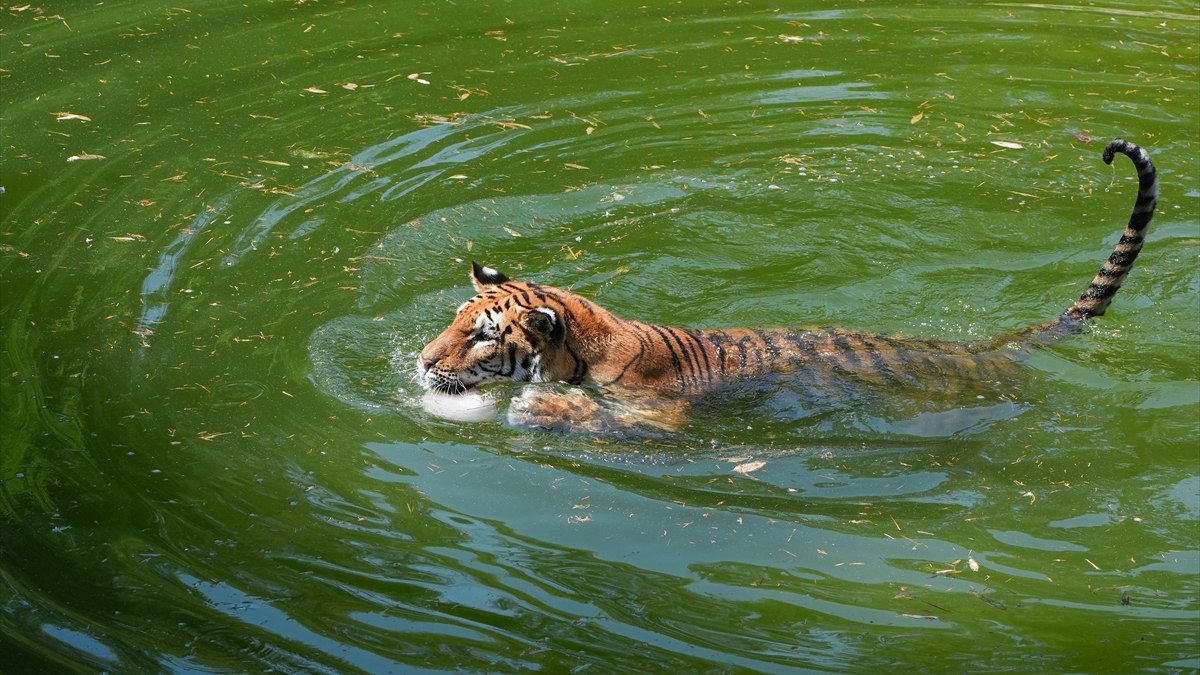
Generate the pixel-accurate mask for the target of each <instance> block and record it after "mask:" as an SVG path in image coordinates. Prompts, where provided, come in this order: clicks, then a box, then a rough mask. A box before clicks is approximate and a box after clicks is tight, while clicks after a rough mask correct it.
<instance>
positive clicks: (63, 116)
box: [54, 112, 92, 122]
mask: <svg viewBox="0 0 1200 675" xmlns="http://www.w3.org/2000/svg"><path fill="white" fill-rule="evenodd" d="M54 120H55V121H56V122H66V121H69V120H79V121H80V122H91V121H92V118H90V117H88V116H87V115H76V114H75V113H69V112H56V113H54Z"/></svg>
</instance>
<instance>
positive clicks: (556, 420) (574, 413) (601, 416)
mask: <svg viewBox="0 0 1200 675" xmlns="http://www.w3.org/2000/svg"><path fill="white" fill-rule="evenodd" d="M508 423H509V424H511V425H513V426H514V427H524V428H527V429H540V430H543V431H570V432H578V431H584V432H591V433H596V432H602V431H606V430H609V429H612V428H615V427H616V426H617V424H616V420H615V419H613V416H612V415H611V414H610V413H609V412H608V411H606V410H605V409H604V408H602V407H601V406H600V404H598V403H597V402H596V401H594V400H593V399H592V398H591V397H590V396H588V395H587V392H585V391H584V390H582V389H579V388H570V389H561V388H550V387H526V388H525V389H524V390H522V392H521V394H520V395H519V396H516V397H514V398H513V399H512V401H511V402H510V403H509V405H508Z"/></svg>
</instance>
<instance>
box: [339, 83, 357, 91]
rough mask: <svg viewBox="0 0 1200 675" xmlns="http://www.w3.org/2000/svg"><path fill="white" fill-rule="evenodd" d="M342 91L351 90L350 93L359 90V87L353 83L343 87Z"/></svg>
mask: <svg viewBox="0 0 1200 675" xmlns="http://www.w3.org/2000/svg"><path fill="white" fill-rule="evenodd" d="M342 89H349V90H350V91H354V90H355V89H358V85H357V84H354V83H353V82H347V83H346V84H343V85H342Z"/></svg>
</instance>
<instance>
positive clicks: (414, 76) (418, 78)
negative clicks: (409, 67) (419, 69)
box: [408, 73, 429, 84]
mask: <svg viewBox="0 0 1200 675" xmlns="http://www.w3.org/2000/svg"><path fill="white" fill-rule="evenodd" d="M408 79H410V80H412V81H413V82H416V83H417V84H429V80H426V79H423V78H422V77H421V73H411V74H409V76H408Z"/></svg>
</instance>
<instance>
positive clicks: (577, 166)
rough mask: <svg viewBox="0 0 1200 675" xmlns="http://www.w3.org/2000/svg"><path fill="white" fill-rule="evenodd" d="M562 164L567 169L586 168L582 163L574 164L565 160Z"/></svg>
mask: <svg viewBox="0 0 1200 675" xmlns="http://www.w3.org/2000/svg"><path fill="white" fill-rule="evenodd" d="M563 166H565V167H567V168H568V169H587V167H586V166H584V165H582V164H574V163H572V162H567V163H566V164H564V165H563Z"/></svg>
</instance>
